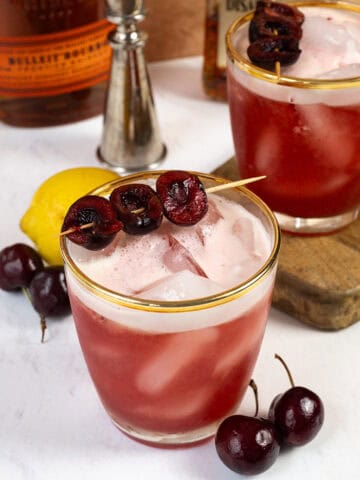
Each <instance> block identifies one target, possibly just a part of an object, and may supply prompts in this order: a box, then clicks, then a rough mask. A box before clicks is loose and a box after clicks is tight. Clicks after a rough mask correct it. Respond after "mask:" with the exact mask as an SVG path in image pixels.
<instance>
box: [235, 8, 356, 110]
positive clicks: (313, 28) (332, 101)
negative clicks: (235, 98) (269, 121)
mask: <svg viewBox="0 0 360 480" xmlns="http://www.w3.org/2000/svg"><path fill="white" fill-rule="evenodd" d="M299 8H300V10H301V11H302V12H303V13H304V14H305V21H304V23H303V25H302V30H303V36H302V38H301V40H300V49H301V55H300V57H299V59H298V60H297V61H296V62H295V63H294V64H293V65H290V66H288V67H281V75H284V76H289V77H296V78H302V79H310V78H311V79H322V80H334V79H344V78H354V77H360V14H357V13H356V12H349V11H342V10H338V9H336V8H331V7H326V8H323V7H321V8H320V7H299ZM248 27H249V25H248V24H245V25H244V26H243V27H242V28H241V29H239V31H238V32H237V33H236V34H235V36H234V38H233V45H234V47H235V49H236V50H237V51H238V52H239V53H240V54H241V55H243V56H244V57H245V58H248V57H247V54H246V49H247V47H248V45H249V40H248ZM229 70H230V72H231V74H232V75H233V76H234V77H235V78H236V79H237V80H238V81H239V82H241V84H242V85H243V86H245V87H246V88H248V89H249V90H251V91H253V92H255V93H257V94H259V95H262V96H264V97H267V98H271V99H273V100H277V101H284V102H290V103H296V104H308V103H317V102H319V103H324V104H327V105H338V106H340V105H349V104H353V103H354V95H356V92H358V90H357V89H356V92H354V89H347V90H346V89H345V90H337V91H336V94H334V91H331V90H330V92H329V91H328V90H320V89H316V91H315V95H316V97H315V99H314V90H310V89H301V88H292V87H289V86H286V87H285V86H279V85H277V84H276V83H275V84H272V83H269V82H266V81H264V80H259V79H257V78H255V77H254V76H251V75H248V74H246V73H244V72H243V71H241V70H236V68H235V67H234V66H233V65H232V64H231V63H230V64H229Z"/></svg>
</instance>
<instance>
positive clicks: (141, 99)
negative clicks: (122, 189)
mask: <svg viewBox="0 0 360 480" xmlns="http://www.w3.org/2000/svg"><path fill="white" fill-rule="evenodd" d="M107 6H108V10H107V18H108V20H109V21H110V22H111V23H114V24H115V25H116V26H117V27H116V29H114V30H113V31H112V32H111V33H110V35H109V42H110V45H111V47H112V49H113V57H112V65H111V73H110V80H109V84H108V91H107V95H106V102H105V112H104V126H103V133H102V139H101V144H100V147H99V149H98V156H99V158H100V160H102V161H103V162H105V163H106V164H107V165H108V166H109V167H111V168H112V169H114V170H117V171H119V172H131V171H136V170H148V169H152V168H156V167H157V166H158V165H159V163H160V162H161V161H162V160H163V159H164V157H165V154H166V147H165V145H164V144H163V143H162V141H161V137H160V132H159V125H158V121H157V117H156V112H155V108H154V101H153V97H152V91H151V84H150V79H149V75H148V71H147V66H146V62H145V58H144V45H145V42H146V39H147V35H146V34H145V33H143V32H140V31H139V30H138V22H140V21H142V20H143V19H144V18H145V8H144V1H143V0H141V1H140V0H107Z"/></svg>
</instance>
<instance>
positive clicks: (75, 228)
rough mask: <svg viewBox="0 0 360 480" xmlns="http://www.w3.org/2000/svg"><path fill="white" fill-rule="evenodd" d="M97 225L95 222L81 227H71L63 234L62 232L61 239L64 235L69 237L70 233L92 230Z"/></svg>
mask: <svg viewBox="0 0 360 480" xmlns="http://www.w3.org/2000/svg"><path fill="white" fill-rule="evenodd" d="M94 225H95V222H90V223H84V225H80V226H79V227H71V228H68V229H67V230H64V231H63V232H60V237H62V236H63V235H68V234H69V233H73V232H77V231H78V230H86V229H87V228H91V227H93V226H94Z"/></svg>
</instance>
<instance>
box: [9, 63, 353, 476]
mask: <svg viewBox="0 0 360 480" xmlns="http://www.w3.org/2000/svg"><path fill="white" fill-rule="evenodd" d="M200 67H201V60H200V59H199V58H193V59H183V60H177V61H172V62H166V63H161V64H157V65H151V69H150V73H151V78H152V82H153V87H154V94H155V100H156V105H157V111H158V116H159V121H160V124H161V131H162V134H163V137H164V140H165V142H166V144H167V146H168V149H169V153H168V156H167V159H166V161H165V163H164V168H179V167H180V168H183V169H187V168H189V169H190V168H191V169H195V170H199V171H200V170H202V171H211V170H212V169H213V168H215V167H216V166H218V165H220V164H221V163H222V162H224V161H225V160H226V159H227V158H228V157H229V156H230V155H231V154H232V152H233V148H232V142H231V135H230V127H229V119H228V111H227V107H226V105H222V104H217V103H212V102H211V101H208V100H207V99H206V98H205V97H204V95H203V94H202V92H201V80H200V78H201V74H200ZM100 134H101V118H100V117H98V118H95V119H92V120H89V121H84V122H81V123H78V124H74V125H70V126H65V127H57V128H48V129H33V130H26V129H17V128H10V127H6V126H4V125H1V126H0V147H1V170H0V172H1V173H0V175H1V185H2V186H1V189H0V202H1V226H0V248H3V247H5V246H7V245H9V244H11V243H14V242H17V241H28V240H27V238H26V237H25V236H24V235H23V234H22V233H21V231H20V229H19V227H18V222H19V220H20V218H21V216H22V214H23V213H24V211H25V210H26V208H27V206H28V203H29V201H30V199H31V197H32V194H33V192H34V190H35V189H36V188H37V187H38V185H39V184H40V182H42V181H43V180H44V179H46V178H47V177H48V176H50V175H51V174H53V173H55V172H57V171H60V170H63V169H65V168H70V167H74V166H96V165H98V163H97V160H96V158H95V149H96V146H97V144H98V141H99V138H100ZM359 340H360V323H358V324H357V325H354V326H352V327H350V328H348V329H346V330H343V331H340V332H333V333H328V332H320V331H316V330H313V329H312V328H309V327H307V326H305V325H303V324H301V323H299V322H297V321H296V320H294V319H292V318H290V317H289V316H287V315H284V314H282V313H281V312H279V311H276V310H275V309H273V310H272V311H271V314H270V318H269V322H268V328H267V332H266V335H265V338H264V343H263V348H262V352H261V354H260V357H259V360H258V363H257V366H256V370H255V372H254V378H255V380H256V382H257V384H258V387H259V391H260V409H261V412H262V413H263V414H265V413H266V410H267V408H268V406H269V404H270V401H271V399H272V398H273V396H275V395H276V394H277V393H279V392H281V391H283V390H284V389H286V388H288V384H287V378H286V375H285V372H284V371H283V370H282V368H281V366H280V364H279V363H278V362H277V361H276V360H274V359H273V355H274V353H275V352H278V353H280V354H281V355H282V356H284V357H285V359H286V360H287V362H288V363H289V365H290V367H291V369H292V371H293V375H294V377H295V381H296V382H297V383H298V384H303V385H306V386H308V387H309V388H312V389H313V390H315V391H316V392H317V393H318V394H319V395H320V396H321V397H322V399H323V401H324V404H325V410H326V419H325V424H324V426H323V429H322V430H321V432H320V433H319V435H318V436H317V437H316V439H315V440H314V441H313V442H312V443H310V444H308V445H307V446H305V447H302V448H298V449H294V450H292V451H288V452H286V453H284V454H281V455H280V457H279V459H278V461H277V462H276V464H275V465H274V466H273V467H272V468H271V469H270V470H268V471H267V472H266V473H265V474H263V475H262V478H268V479H277V480H283V479H289V478H290V479H292V480H298V479H299V480H300V479H304V478H306V479H307V480H312V479H314V480H315V479H316V480H322V479H327V480H338V479H339V478H342V479H346V480H355V479H359V478H360V473H359V472H360V455H359V428H360V408H359V405H360V382H359V374H358V365H359V360H360V355H359ZM242 411H243V412H246V413H249V414H250V413H252V412H253V399H252V396H251V394H250V393H249V394H247V395H246V397H245V400H244V402H243V407H242ZM64 478H66V479H67V480H82V479H86V480H93V479H99V478H106V479H107V480H115V479H116V480H118V479H119V478H121V479H127V480H132V479H147V480H152V479H154V480H155V479H156V480H159V479H166V480H182V479H194V480H195V479H196V480H219V479H222V480H231V479H235V478H241V477H239V476H238V475H236V474H235V473H233V472H231V471H230V470H228V469H227V468H226V467H225V466H224V465H223V464H222V463H221V462H220V460H219V459H218V458H217V455H216V452H215V448H214V444H213V441H210V442H208V443H207V444H204V445H202V446H198V447H193V448H187V449H180V450H160V449H155V448H151V447H146V446H143V445H141V444H139V443H137V442H135V441H132V440H130V439H128V438H127V437H125V436H124V435H123V434H122V433H120V432H119V431H118V430H117V429H116V428H115V427H113V425H112V424H111V423H110V421H109V420H108V418H107V416H106V414H105V413H104V411H103V409H102V407H101V405H100V403H99V401H98V398H97V396H96V393H95V390H94V388H93V386H92V384H91V382H90V380H89V377H88V373H87V371H86V367H85V364H84V361H83V358H82V355H81V352H80V348H79V344H78V341H77V338H76V334H75V330H74V325H73V321H72V318H71V316H69V317H66V318H64V319H62V320H60V321H56V322H55V321H49V329H48V337H47V342H46V343H45V344H42V345H41V344H40V343H39V330H38V319H37V316H36V314H35V313H34V312H33V310H32V309H31V307H30V306H29V304H28V302H27V300H26V299H25V298H24V297H23V296H22V294H20V293H19V294H9V293H6V292H3V291H0V479H1V480H57V479H59V480H60V479H61V480H63V479H64Z"/></svg>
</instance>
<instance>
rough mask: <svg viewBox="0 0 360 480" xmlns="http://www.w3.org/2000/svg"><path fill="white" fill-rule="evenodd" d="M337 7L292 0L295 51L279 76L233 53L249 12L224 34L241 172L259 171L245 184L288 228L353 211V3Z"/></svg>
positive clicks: (359, 179)
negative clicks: (299, 19) (297, 32)
mask: <svg viewBox="0 0 360 480" xmlns="http://www.w3.org/2000/svg"><path fill="white" fill-rule="evenodd" d="M342 5H343V4H342ZM339 7H341V6H340V5H337V4H335V5H331V6H329V4H322V5H320V4H319V5H318V6H306V7H305V6H304V7H302V6H299V8H300V10H301V11H302V12H303V13H304V15H305V21H304V24H303V30H304V32H303V38H302V39H301V40H300V47H301V49H302V53H301V55H300V59H299V60H298V62H297V63H296V64H294V65H293V66H291V67H284V68H282V69H281V76H280V78H278V77H277V75H276V74H275V73H272V72H270V71H266V70H263V69H261V68H258V67H255V66H254V65H252V64H251V63H250V61H249V60H247V58H246V55H245V54H244V53H243V54H242V53H241V52H244V49H245V45H246V44H248V39H247V30H248V23H249V19H250V17H249V16H248V18H246V17H245V18H243V19H241V20H240V21H238V22H237V23H236V24H234V25H233V26H232V29H231V30H230V31H229V33H228V37H227V42H228V47H229V63H228V92H229V95H228V98H229V106H230V114H231V124H232V131H233V139H234V146H235V151H236V157H237V161H238V166H239V171H240V176H241V177H244V178H246V177H247V176H253V175H267V179H266V180H265V181H263V182H260V183H258V184H254V185H253V186H252V187H251V189H252V190H253V191H254V192H256V193H257V194H258V195H259V196H260V197H261V198H262V199H263V200H264V201H265V202H266V203H267V204H268V205H269V206H270V207H271V208H272V209H273V210H274V211H275V212H276V214H277V217H278V220H279V222H280V226H281V227H282V228H284V229H285V230H289V231H293V232H300V233H321V232H330V231H333V230H336V229H338V228H341V227H343V226H344V225H346V224H348V223H350V222H351V221H353V220H354V219H355V218H356V217H357V215H358V211H359V205H360V153H359V152H360V34H359V33H358V32H359V31H360V9H359V7H356V6H354V5H353V6H351V7H350V6H349V7H346V6H344V5H343V6H342V7H341V8H340V9H339ZM343 9H344V10H343ZM337 35H338V37H337ZM322 37H323V40H322ZM332 40H333V41H332ZM347 42H348V43H347ZM356 42H357V43H356ZM334 45H335V46H334ZM354 45H356V48H355V49H354ZM342 77H351V78H345V79H343V78H342ZM309 78H311V80H309Z"/></svg>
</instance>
